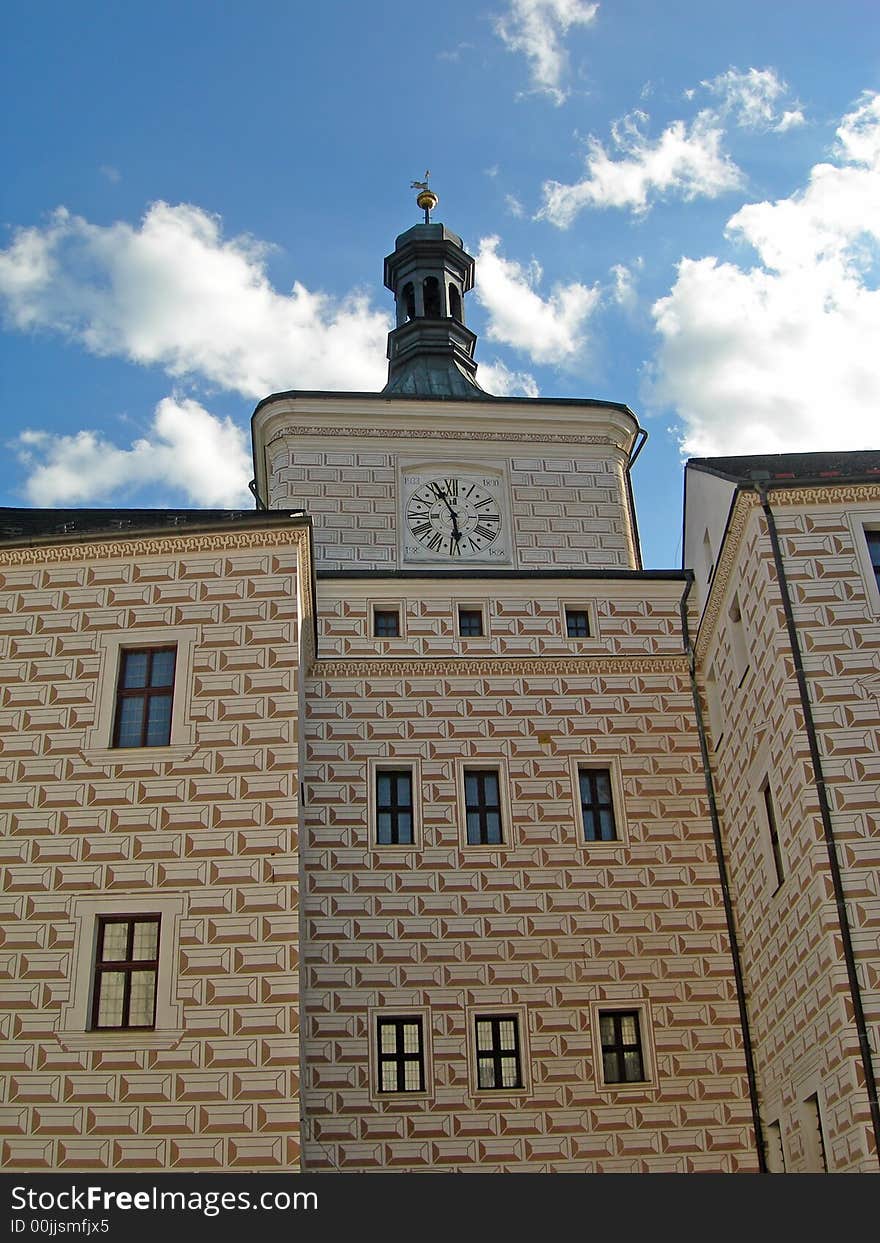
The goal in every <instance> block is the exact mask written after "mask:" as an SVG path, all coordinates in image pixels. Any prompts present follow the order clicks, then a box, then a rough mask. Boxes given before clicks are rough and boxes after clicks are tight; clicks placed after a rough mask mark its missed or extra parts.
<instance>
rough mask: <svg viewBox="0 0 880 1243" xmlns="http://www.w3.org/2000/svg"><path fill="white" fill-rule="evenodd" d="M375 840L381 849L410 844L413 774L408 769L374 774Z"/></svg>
mask: <svg viewBox="0 0 880 1243" xmlns="http://www.w3.org/2000/svg"><path fill="white" fill-rule="evenodd" d="M376 841H377V844H378V845H380V846H409V845H412V842H413V801H412V773H411V772H410V771H409V769H401V770H399V771H394V772H392V771H381V772H377V773H376Z"/></svg>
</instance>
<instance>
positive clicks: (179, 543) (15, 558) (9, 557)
mask: <svg viewBox="0 0 880 1243" xmlns="http://www.w3.org/2000/svg"><path fill="white" fill-rule="evenodd" d="M65 538H66V537H65V536H64V535H59V536H58V542H57V543H55V542H54V541H53V542H51V543H45V544H44V543H41V544H34V545H28V546H27V547H20V548H4V549H0V566H19V565H48V564H56V563H58V562H59V561H61V562H83V561H113V560H123V561H131V560H134V559H140V558H142V557H163V556H180V555H181V554H189V553H198V552H224V551H226V550H228V549H250V548H277V547H279V546H281V545H288V546H289V545H291V544H294V545H297V546H299V547H300V548H301V550H302V552H303V554H304V555H305V556H306V557H308V533H307V531H306V529H305V528H304V527H283V528H278V527H273V528H271V529H270V530H266V529H263V530H259V531H224V532H217V533H216V534H210V535H208V534H205V533H199V534H187V532H186V531H185V530H181V531H179V532H176V533H175V534H174V535H163V536H150V537H146V538H139V537H137V536H133V537H132V538H131V539H112V540H102V539H92V540H88V541H79V540H76V541H74V542H71V543H65V542H64V540H65Z"/></svg>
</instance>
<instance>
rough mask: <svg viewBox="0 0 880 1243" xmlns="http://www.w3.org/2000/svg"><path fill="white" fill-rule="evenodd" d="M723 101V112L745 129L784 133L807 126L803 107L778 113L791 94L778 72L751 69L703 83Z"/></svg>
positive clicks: (734, 70)
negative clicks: (800, 126)
mask: <svg viewBox="0 0 880 1243" xmlns="http://www.w3.org/2000/svg"><path fill="white" fill-rule="evenodd" d="M700 85H701V86H703V87H705V88H706V89H707V90H708V91H711V92H712V94H714V95H718V96H719V97H720V99H721V109H722V112H723V113H724V114H725V115H727V114H729V115H732V116H733V117H734V119H735V121H736V124H737V125H739V126H741V127H742V128H743V129H755V130H776V131H777V132H780V133H781V132H783V131H785V130H789V129H793V128H794V127H795V126H796V125H803V124H804V122H805V118H804V114H803V112H802V111H801V109H800V108H799V107H794V108H791V109H789V110H787V111H784V112H783V113H782V115H781V116H780V115H779V114H778V113H777V111H776V104H777V101H778V100H780V99H782V98H784V96H786V95H787V94H788V93H789V90H788V83H787V82H784V81H783V80H782V79H781V78H780V77H779V75H778V74H777V72H776V70H775V69H747V70H746V71H745V72H744V73H743V72H741V71H740V70H739V69H735V68H731V69H728V70H727V72H726V73H720V74H719V75H718V77H717V78H712V79H711V80H710V81H703V82H701V83H700Z"/></svg>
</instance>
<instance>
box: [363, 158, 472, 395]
mask: <svg viewBox="0 0 880 1243" xmlns="http://www.w3.org/2000/svg"><path fill="white" fill-rule="evenodd" d="M430 176H431V171H430V169H428V170H426V172H425V176H424V179H423V180H422V181H413V182H411V183H410V188H411V189H413V190H418V194H417V196H416V203H417V204H418V206H419V207H420V208H421V210H422V211H423V212H424V213H425V220H424V224H417V225H414V226H413V228H411V229H407V231H406V232H405V233H401V234H400V236H399V237H398V238H397V240H396V242H395V245H394V252H393V254H390V255H388V257H387V258H386V260H385V285H386V287H387V288H388V289H390V290H391V292H392V293H393V294H394V300H395V302H396V303H397V324H396V327H395V328H393V329H392V331H391V332H389V334H388V383H387V384H386V385H385V388H384V389H383V390H382V391H383V392H384V393H388V394H391V393H416V394H418V393H423V394H424V395H425V396H434V397H444V396H445V397H480V396H482V395H483V390H482V389H481V388H480V386H479V384H477V381H476V371H477V364H476V363H475V362H474V348H475V346H476V343H477V338H476V335H475V334H474V333H473V332H471V331H470V329H469V328H467V327H466V326H465V321H464V296H465V294H466V293H467V291H468V290H469V289H472V288H473V284H474V260H473V257H472V256H471V255H469V254H468V253H467V251H466V250H465V249H464V246H463V244H462V240H461V238H460V237H459V236H458V235H457V234H455V233H453V232H452V231H451V229H447V227H446V225H445V224H439V223H434V222H432V220H431V212H432V211H433V210H434V209H435V208H436V206H437V204H438V203H439V201H440V199H439V197H438V195H437V193H436V192H435V191H434V190H432V189H431V187H430V185H429V184H428V181H429V178H430Z"/></svg>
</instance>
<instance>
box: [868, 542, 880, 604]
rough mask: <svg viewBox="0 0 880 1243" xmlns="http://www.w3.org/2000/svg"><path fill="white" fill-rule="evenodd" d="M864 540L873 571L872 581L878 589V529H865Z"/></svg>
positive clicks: (879, 562)
mask: <svg viewBox="0 0 880 1243" xmlns="http://www.w3.org/2000/svg"><path fill="white" fill-rule="evenodd" d="M865 542H866V543H867V545H868V556H869V557H870V559H871V569H872V570H873V571H874V582H875V583H876V584H877V590H878V591H880V531H867V530H866V531H865Z"/></svg>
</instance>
